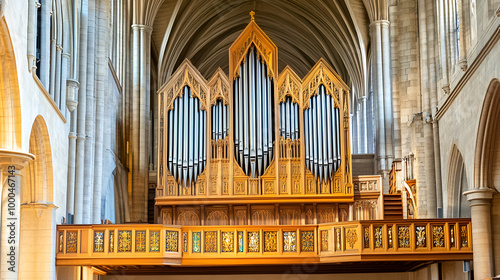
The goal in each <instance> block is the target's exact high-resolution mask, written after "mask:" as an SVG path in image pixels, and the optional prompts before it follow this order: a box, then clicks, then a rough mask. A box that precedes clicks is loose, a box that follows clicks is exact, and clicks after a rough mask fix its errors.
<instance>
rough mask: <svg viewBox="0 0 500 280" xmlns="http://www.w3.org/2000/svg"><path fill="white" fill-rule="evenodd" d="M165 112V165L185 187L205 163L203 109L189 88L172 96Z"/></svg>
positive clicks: (200, 171)
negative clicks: (171, 108)
mask: <svg viewBox="0 0 500 280" xmlns="http://www.w3.org/2000/svg"><path fill="white" fill-rule="evenodd" d="M173 105H174V106H173V107H174V108H173V110H171V111H169V112H168V118H169V119H168V124H169V130H168V138H167V139H168V149H167V152H168V157H167V158H168V163H167V166H168V169H169V170H170V172H171V174H172V176H173V177H174V178H175V179H176V181H177V182H178V183H179V184H183V185H184V187H188V186H189V185H191V184H192V183H194V182H195V181H196V179H197V178H198V176H199V175H200V174H201V173H202V172H203V170H204V168H205V164H206V149H205V145H206V144H205V133H206V132H205V129H206V127H205V126H206V124H205V114H206V112H205V111H202V110H200V101H199V100H198V98H196V97H191V89H190V88H189V87H188V86H185V87H184V88H183V94H182V95H181V96H180V97H178V98H176V99H175V100H174V104H173Z"/></svg>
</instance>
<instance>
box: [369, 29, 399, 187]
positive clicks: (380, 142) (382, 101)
mask: <svg viewBox="0 0 500 280" xmlns="http://www.w3.org/2000/svg"><path fill="white" fill-rule="evenodd" d="M389 24H390V23H389V21H388V20H376V21H373V22H372V23H371V24H370V36H371V40H372V46H373V47H372V48H373V50H372V53H373V54H372V55H373V58H372V60H373V62H372V63H373V77H372V81H373V89H374V92H375V95H376V96H375V97H376V98H375V100H376V103H375V104H376V113H375V118H376V123H377V136H376V145H375V154H376V161H377V171H378V173H379V174H381V175H382V177H383V186H384V192H385V193H387V192H388V191H389V171H390V169H391V164H392V160H393V158H394V152H393V150H394V147H393V129H394V117H393V108H392V84H391V83H392V81H391V49H390V47H391V44H390V36H389Z"/></svg>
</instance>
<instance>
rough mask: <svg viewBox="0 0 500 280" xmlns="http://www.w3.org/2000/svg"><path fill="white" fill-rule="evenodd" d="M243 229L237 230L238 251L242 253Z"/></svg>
mask: <svg viewBox="0 0 500 280" xmlns="http://www.w3.org/2000/svg"><path fill="white" fill-rule="evenodd" d="M243 246H244V244H243V231H238V252H239V253H243Z"/></svg>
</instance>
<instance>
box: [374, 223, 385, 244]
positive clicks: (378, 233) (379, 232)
mask: <svg viewBox="0 0 500 280" xmlns="http://www.w3.org/2000/svg"><path fill="white" fill-rule="evenodd" d="M374 234H375V248H382V247H383V246H384V243H383V239H382V227H375V228H374Z"/></svg>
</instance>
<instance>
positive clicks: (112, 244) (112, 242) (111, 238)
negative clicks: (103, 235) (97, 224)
mask: <svg viewBox="0 0 500 280" xmlns="http://www.w3.org/2000/svg"><path fill="white" fill-rule="evenodd" d="M109 252H110V253H114V252H115V231H114V230H110V231H109Z"/></svg>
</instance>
